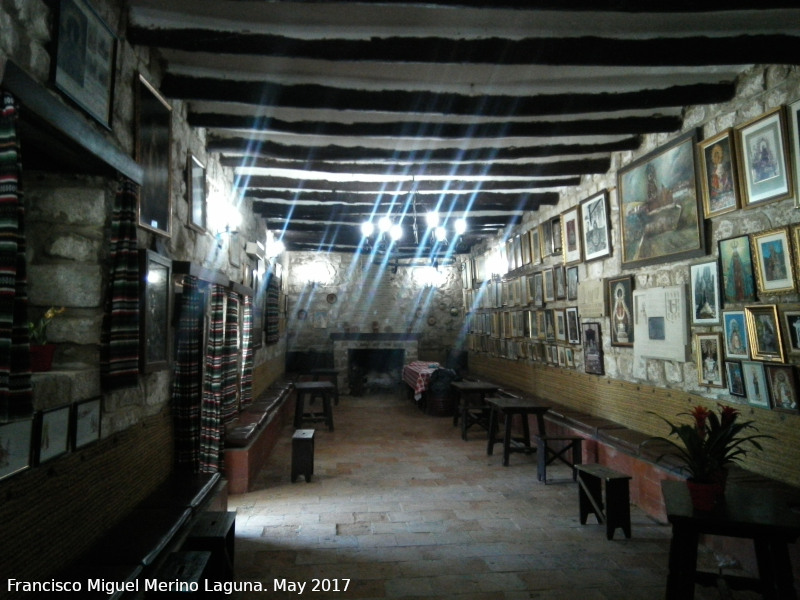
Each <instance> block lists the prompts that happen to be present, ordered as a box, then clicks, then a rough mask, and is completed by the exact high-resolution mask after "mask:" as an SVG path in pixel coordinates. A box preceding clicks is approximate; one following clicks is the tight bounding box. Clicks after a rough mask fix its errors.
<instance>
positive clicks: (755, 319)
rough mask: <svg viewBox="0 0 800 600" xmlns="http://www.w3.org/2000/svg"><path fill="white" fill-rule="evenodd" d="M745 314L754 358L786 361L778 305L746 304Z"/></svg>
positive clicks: (767, 360) (768, 360)
mask: <svg viewBox="0 0 800 600" xmlns="http://www.w3.org/2000/svg"><path fill="white" fill-rule="evenodd" d="M744 316H745V320H746V321H747V338H748V342H749V344H750V353H751V354H752V356H753V358H754V359H756V360H761V361H766V362H780V363H782V362H785V361H784V355H783V340H782V339H781V328H780V323H779V322H778V307H777V306H776V305H775V304H759V305H756V306H745V307H744Z"/></svg>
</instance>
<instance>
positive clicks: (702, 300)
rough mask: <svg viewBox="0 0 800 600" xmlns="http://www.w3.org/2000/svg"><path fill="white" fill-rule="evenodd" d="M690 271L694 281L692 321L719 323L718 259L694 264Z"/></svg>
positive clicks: (700, 323)
mask: <svg viewBox="0 0 800 600" xmlns="http://www.w3.org/2000/svg"><path fill="white" fill-rule="evenodd" d="M689 271H690V275H691V281H692V323H693V324H694V325H712V324H714V323H719V312H720V301H719V276H718V272H717V263H716V261H710V262H705V263H700V264H699V265H692V266H691V267H690V268H689Z"/></svg>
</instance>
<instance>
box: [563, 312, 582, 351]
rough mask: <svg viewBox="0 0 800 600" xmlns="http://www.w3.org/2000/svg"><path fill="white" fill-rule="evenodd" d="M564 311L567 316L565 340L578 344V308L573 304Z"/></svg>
mask: <svg viewBox="0 0 800 600" xmlns="http://www.w3.org/2000/svg"><path fill="white" fill-rule="evenodd" d="M565 312H566V318H567V341H568V342H569V343H570V344H580V343H581V332H580V326H579V324H578V309H577V307H575V306H570V307H568V308H567V309H566V311H565Z"/></svg>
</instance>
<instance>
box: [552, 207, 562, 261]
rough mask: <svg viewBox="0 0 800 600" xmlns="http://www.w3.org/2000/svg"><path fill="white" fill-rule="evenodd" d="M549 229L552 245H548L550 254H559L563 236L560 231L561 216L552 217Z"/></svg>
mask: <svg viewBox="0 0 800 600" xmlns="http://www.w3.org/2000/svg"><path fill="white" fill-rule="evenodd" d="M550 229H551V231H552V234H553V235H552V245H551V246H550V254H552V255H553V256H561V253H562V251H563V248H564V236H563V232H562V231H561V217H560V216H559V217H553V218H552V219H551V220H550Z"/></svg>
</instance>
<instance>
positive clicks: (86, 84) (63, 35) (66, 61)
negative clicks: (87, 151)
mask: <svg viewBox="0 0 800 600" xmlns="http://www.w3.org/2000/svg"><path fill="white" fill-rule="evenodd" d="M56 31H57V35H56V44H55V48H56V55H55V60H53V61H52V63H51V64H52V65H53V81H54V83H55V86H56V88H58V89H59V90H60V91H61V92H63V93H64V94H65V95H66V96H67V97H68V98H69V99H70V100H72V101H73V102H75V104H77V105H78V106H80V107H81V108H82V109H83V110H85V111H86V112H87V113H89V114H90V115H91V116H92V117H93V118H95V119H96V120H97V121H98V122H99V123H100V124H101V125H103V126H104V127H107V128H108V129H110V128H111V114H112V112H113V110H112V106H113V92H114V64H115V62H116V57H115V52H116V47H117V38H116V36H115V35H114V33H113V32H112V31H111V29H110V28H109V27H108V25H106V23H105V22H104V21H103V20H102V19H101V18H100V17H99V16H98V14H97V13H96V12H95V11H94V10H93V9H92V7H91V6H90V5H89V4H88V3H87V2H86V1H85V0H61V2H59V3H58V17H57V30H56Z"/></svg>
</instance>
